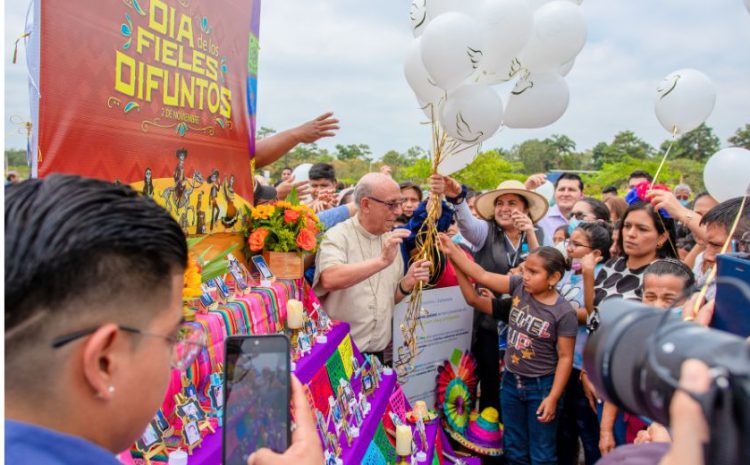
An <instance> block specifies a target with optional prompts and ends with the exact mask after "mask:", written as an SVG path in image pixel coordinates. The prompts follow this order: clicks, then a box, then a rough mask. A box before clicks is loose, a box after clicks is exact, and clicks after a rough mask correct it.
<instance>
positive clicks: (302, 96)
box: [5, 0, 750, 156]
mask: <svg viewBox="0 0 750 465" xmlns="http://www.w3.org/2000/svg"><path fill="white" fill-rule="evenodd" d="M456 1H459V0H456ZM26 4H27V3H26V2H25V1H22V0H13V1H7V2H5V13H6V17H5V22H6V24H5V26H6V27H5V40H6V47H5V63H6V68H5V79H6V82H5V84H6V86H5V121H6V131H5V133H6V134H5V139H6V147H18V148H21V147H24V146H25V141H24V138H23V137H22V136H21V135H19V134H18V133H17V132H16V131H15V130H14V128H13V127H12V125H10V124H8V118H9V117H10V116H11V115H19V116H21V117H24V118H27V117H28V115H29V110H28V97H27V91H26V81H25V68H24V60H23V58H22V59H21V60H20V62H19V64H18V65H11V64H10V57H11V53H12V45H13V42H14V41H15V39H16V38H17V37H18V36H19V35H20V34H21V33H22V31H23V18H24V16H25V12H26ZM409 4H410V2H409V1H407V0H385V1H374V2H352V1H351V0H316V1H310V0H270V1H269V0H266V1H264V2H263V5H262V8H261V31H260V40H261V54H260V67H259V70H260V71H259V73H260V83H259V110H258V124H259V127H260V126H267V127H272V128H275V129H277V130H280V129H284V128H289V127H292V126H295V125H297V124H299V123H301V122H303V121H305V120H307V119H311V118H312V117H314V116H316V115H317V114H319V113H322V112H324V111H326V110H332V111H334V112H335V113H336V115H337V116H338V117H339V118H340V119H341V120H342V129H341V131H340V132H339V134H338V136H337V137H336V138H335V139H331V140H327V141H325V142H323V143H322V144H321V145H322V146H324V147H327V148H329V149H333V148H334V146H335V144H359V143H364V144H369V145H370V147H371V148H372V150H373V154H374V155H376V156H380V155H382V154H383V153H385V152H386V151H388V150H390V149H395V150H399V151H405V150H406V149H407V148H408V147H410V146H413V145H421V146H423V147H427V146H428V145H429V142H430V140H429V137H430V135H429V131H428V129H427V128H426V127H425V126H423V125H420V122H421V121H423V120H424V116H423V114H422V112H421V111H420V110H419V109H418V108H417V104H416V101H415V99H414V96H413V94H412V92H411V89H410V88H409V86H408V85H407V83H406V80H405V79H404V77H403V70H402V60H403V55H404V51H405V49H406V47H407V45H408V43H409V42H410V41H411V40H412V36H411V31H410V27H409V20H408V11H409ZM581 8H582V9H583V12H584V14H585V15H586V17H587V20H588V28H589V29H588V32H589V34H588V41H587V43H586V46H585V47H584V49H583V51H582V52H581V54H580V55H579V56H578V59H577V60H576V64H575V67H574V68H573V70H572V71H571V72H570V74H569V75H568V77H567V81H568V85H569V87H570V91H571V96H570V106H569V107H568V110H567V112H566V114H565V115H564V116H563V117H562V118H561V119H560V120H559V121H558V122H557V123H555V124H553V125H552V126H550V127H547V128H544V129H537V130H504V131H502V132H500V133H499V134H498V135H496V136H494V137H493V138H491V139H490V140H488V141H487V142H485V145H484V146H485V147H487V148H491V147H498V146H499V147H503V148H510V147H511V146H512V145H513V144H516V143H519V142H521V141H523V140H526V139H529V138H544V137H547V136H549V135H550V134H555V133H557V134H566V135H568V136H569V137H571V138H572V139H573V140H574V141H575V142H576V143H577V144H578V149H579V150H582V149H586V148H590V147H592V146H593V145H595V144H596V143H597V142H600V141H611V139H612V137H613V136H614V134H616V133H617V132H619V131H621V130H624V129H630V130H633V131H635V132H636V133H637V134H638V135H639V136H641V137H642V138H644V139H645V140H646V141H647V142H649V143H651V144H653V145H656V146H658V144H659V143H660V142H661V141H662V140H664V139H666V138H667V137H668V136H669V135H668V134H667V132H666V131H665V130H664V129H663V128H662V127H661V126H660V125H659V123H658V121H657V120H656V117H655V115H654V109H653V99H654V95H655V89H656V85H657V84H658V83H659V81H660V80H661V78H662V77H664V76H665V75H666V74H668V73H669V72H671V71H674V70H676V69H679V68H687V67H690V68H696V69H699V70H701V71H703V72H704V73H706V74H707V75H708V76H709V77H710V78H711V79H712V81H713V83H714V85H715V87H716V90H717V95H718V97H717V102H716V108H715V109H714V111H713V114H712V115H711V117H709V119H708V121H707V123H708V124H709V125H710V126H712V127H713V128H714V130H715V131H716V133H717V135H718V136H719V137H720V138H721V139H722V144H724V145H725V144H726V138H727V137H729V136H730V135H731V134H732V133H733V132H734V131H735V129H736V128H738V127H740V126H742V125H744V124H746V123H750V52H748V50H750V14H748V11H747V10H746V8H745V5H744V2H743V0H710V1H708V0H659V1H653V0H584V1H583V3H582V5H581ZM22 54H23V50H21V55H22Z"/></svg>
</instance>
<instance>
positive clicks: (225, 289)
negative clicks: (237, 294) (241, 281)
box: [213, 276, 232, 300]
mask: <svg viewBox="0 0 750 465" xmlns="http://www.w3.org/2000/svg"><path fill="white" fill-rule="evenodd" d="M213 283H214V285H215V286H216V289H218V290H219V295H220V296H221V297H223V298H224V299H225V300H226V299H228V298H229V297H230V296H231V294H232V293H231V292H230V291H229V286H227V283H226V282H225V281H224V278H222V277H221V276H217V277H215V278H214V279H213Z"/></svg>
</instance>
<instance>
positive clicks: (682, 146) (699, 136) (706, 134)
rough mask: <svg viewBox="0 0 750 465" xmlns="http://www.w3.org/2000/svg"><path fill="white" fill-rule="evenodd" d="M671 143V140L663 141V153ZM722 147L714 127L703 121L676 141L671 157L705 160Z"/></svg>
mask: <svg viewBox="0 0 750 465" xmlns="http://www.w3.org/2000/svg"><path fill="white" fill-rule="evenodd" d="M671 143H672V141H671V140H665V141H664V142H662V144H661V147H660V150H661V153H665V152H666V150H667V149H668V148H669V146H670V144H671ZM720 147H721V142H720V141H719V138H718V137H716V135H714V131H713V129H711V128H710V127H708V126H706V124H705V123H703V124H701V125H700V126H698V127H697V128H695V129H693V130H692V131H690V132H688V133H687V134H684V135H683V136H681V137H680V138H679V139H677V140H676V141H675V143H674V145H673V146H672V150H671V152H670V153H669V158H686V159H688V160H696V161H704V162H705V161H706V160H708V159H709V158H710V157H711V155H713V154H714V153H716V152H718V151H719V148H720Z"/></svg>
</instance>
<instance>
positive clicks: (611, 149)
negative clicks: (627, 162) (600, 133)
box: [592, 131, 654, 169]
mask: <svg viewBox="0 0 750 465" xmlns="http://www.w3.org/2000/svg"><path fill="white" fill-rule="evenodd" d="M653 153H654V148H653V147H651V145H649V144H648V143H647V142H645V141H644V140H642V139H641V138H639V137H638V136H636V135H635V133H634V132H633V131H621V132H618V133H617V134H615V137H614V139H613V140H612V143H611V144H604V143H603V142H600V143H599V144H597V145H596V146H595V147H594V149H593V150H592V164H593V166H594V168H596V169H600V168H602V166H603V165H604V164H605V163H607V164H611V163H616V162H618V161H620V160H623V159H625V157H630V158H636V159H639V160H645V159H648V158H649V157H651V156H652V155H653Z"/></svg>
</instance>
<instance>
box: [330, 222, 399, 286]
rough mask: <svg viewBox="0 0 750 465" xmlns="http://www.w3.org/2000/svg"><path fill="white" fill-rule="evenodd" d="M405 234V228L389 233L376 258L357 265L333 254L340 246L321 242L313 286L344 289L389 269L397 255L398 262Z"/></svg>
mask: <svg viewBox="0 0 750 465" xmlns="http://www.w3.org/2000/svg"><path fill="white" fill-rule="evenodd" d="M408 234H409V232H408V231H407V230H405V229H398V230H396V231H393V232H392V233H390V235H389V236H388V237H387V238H386V239H385V241H384V243H383V250H382V251H381V253H380V256H378V257H375V258H371V259H369V260H365V261H363V262H359V263H347V262H346V257H345V256H342V254H340V253H337V252H338V251H339V250H340V244H336V241H334V240H331V239H330V238H329V237H327V238H326V239H324V240H323V244H321V250H320V252H319V254H318V263H317V265H318V268H320V272H319V273H320V275H319V277H318V279H317V280H316V284H317V285H318V287H319V288H321V289H322V290H323V291H326V292H330V291H336V290H340V289H346V288H348V287H351V286H353V285H355V284H358V283H360V282H362V281H364V280H365V279H367V278H369V277H370V276H372V275H374V274H375V273H377V272H379V271H380V270H383V269H384V268H386V267H388V266H390V264H391V263H393V260H394V259H396V257H397V256H398V257H399V259H400V253H399V251H400V245H401V242H402V241H403V239H404V238H405V237H406V236H407V235H408ZM407 290H408V289H407Z"/></svg>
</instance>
